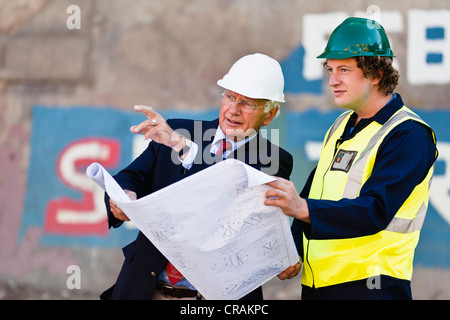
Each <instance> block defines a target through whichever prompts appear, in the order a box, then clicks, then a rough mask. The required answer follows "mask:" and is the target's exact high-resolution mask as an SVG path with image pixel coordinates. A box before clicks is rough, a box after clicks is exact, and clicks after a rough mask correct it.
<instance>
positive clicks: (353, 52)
mask: <svg viewBox="0 0 450 320" xmlns="http://www.w3.org/2000/svg"><path fill="white" fill-rule="evenodd" d="M357 56H369V57H370V56H382V57H395V56H394V54H393V52H392V50H391V46H390V45H389V40H388V37H387V35H386V32H385V31H384V28H383V26H382V25H381V24H379V23H378V22H376V21H374V20H370V19H364V18H354V17H351V18H347V19H346V20H344V22H342V23H341V24H340V25H339V26H338V27H337V28H336V29H334V31H333V33H332V34H331V36H330V38H329V39H328V43H327V46H326V48H325V51H324V52H323V53H322V54H321V55H319V56H317V58H326V59H346V58H351V57H357Z"/></svg>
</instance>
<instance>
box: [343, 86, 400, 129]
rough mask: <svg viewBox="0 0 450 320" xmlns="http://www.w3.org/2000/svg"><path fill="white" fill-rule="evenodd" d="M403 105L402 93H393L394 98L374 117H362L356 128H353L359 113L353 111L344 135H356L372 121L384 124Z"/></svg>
mask: <svg viewBox="0 0 450 320" xmlns="http://www.w3.org/2000/svg"><path fill="white" fill-rule="evenodd" d="M403 105H404V104H403V100H402V97H401V96H400V94H398V93H393V96H392V99H391V100H390V101H389V102H388V103H387V104H386V105H385V106H384V107H383V108H382V109H381V110H379V111H378V112H377V113H376V114H375V115H374V116H373V117H370V118H365V119H361V120H360V121H359V122H358V124H357V125H356V127H355V128H354V130H352V127H353V125H354V123H355V121H356V119H357V118H358V115H357V114H356V112H353V113H352V115H351V116H350V120H349V122H348V124H347V126H348V128H347V129H346V130H345V132H344V136H346V137H349V135H351V136H354V135H355V134H356V133H357V132H359V131H361V130H362V129H363V128H365V127H366V126H367V125H368V124H369V123H371V122H372V121H376V122H378V123H379V124H381V125H384V124H385V123H386V122H387V121H388V120H389V119H390V118H391V117H392V115H393V114H394V113H396V112H397V111H398V110H399V109H401V108H402V107H403Z"/></svg>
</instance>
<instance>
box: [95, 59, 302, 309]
mask: <svg viewBox="0 0 450 320" xmlns="http://www.w3.org/2000/svg"><path fill="white" fill-rule="evenodd" d="M217 83H218V85H219V86H221V87H222V88H223V89H225V91H224V92H223V93H222V105H221V108H220V113H219V119H216V120H213V121H193V120H186V119H176V120H168V121H167V122H166V121H165V120H164V119H163V118H162V117H161V115H159V114H158V113H157V112H156V111H155V110H153V109H152V108H151V107H148V106H136V107H135V110H136V111H138V112H142V113H144V114H145V115H146V116H147V118H148V119H147V120H145V121H143V122H142V123H140V124H139V125H137V126H133V127H131V129H130V130H131V132H133V133H139V134H143V135H145V137H146V138H151V139H152V142H151V143H150V144H149V146H148V148H147V149H146V150H145V151H144V152H143V153H142V154H141V155H140V156H139V157H138V158H137V159H136V160H134V161H133V162H132V163H131V164H130V165H129V166H128V167H127V168H125V169H123V170H122V171H120V172H119V173H118V174H117V175H116V176H115V177H114V178H115V179H116V181H117V182H118V183H119V184H120V185H121V187H122V188H123V189H124V190H127V193H128V194H129V196H130V197H131V198H133V199H136V198H141V197H143V196H146V195H148V194H150V193H152V192H155V191H157V190H159V189H161V188H164V187H165V186H168V185H169V184H172V183H174V182H177V181H179V180H181V179H183V178H185V177H187V176H189V175H192V174H194V173H196V172H198V171H200V170H203V169H205V168H207V167H208V166H210V165H212V164H214V163H215V162H216V161H221V160H223V159H225V158H236V159H239V160H241V161H243V162H245V163H247V164H249V165H250V166H252V167H254V168H256V169H258V170H261V171H265V172H266V173H268V174H272V175H276V176H279V177H283V178H285V179H289V176H290V174H291V171H292V165H293V159H292V156H291V155H290V154H289V153H288V152H286V151H285V150H283V149H281V148H279V147H277V146H275V145H273V144H272V143H271V142H270V141H268V140H267V139H265V138H264V137H262V135H261V134H260V133H259V129H260V128H261V126H267V125H269V124H270V122H271V121H272V120H273V118H274V117H275V115H276V114H277V112H278V110H279V103H280V102H284V94H283V88H284V78H283V73H282V71H281V67H280V65H279V63H278V62H277V61H275V60H274V59H272V58H270V57H268V56H266V55H263V54H253V55H248V56H245V57H243V58H241V59H239V60H238V61H237V62H236V63H235V64H234V65H233V66H232V67H231V69H230V71H229V72H228V74H227V75H225V76H224V77H223V79H221V80H219V81H218V82H217ZM200 133H201V135H199V134H200ZM222 147H223V149H222ZM211 154H213V156H212V155H211ZM105 203H106V207H107V211H108V220H109V226H110V227H111V226H112V227H119V226H120V225H121V224H122V222H123V221H126V220H128V217H127V216H126V215H125V214H124V213H123V212H122V211H121V210H120V209H119V208H118V207H117V206H116V204H115V203H114V202H113V201H110V200H109V198H108V196H107V195H106V198H105ZM179 205H180V206H182V205H183V204H182V203H180V204H179ZM199 205H202V204H201V203H199ZM199 228H201V226H199ZM123 252H124V255H125V262H124V264H123V267H122V270H121V272H120V274H119V277H118V279H117V281H116V283H115V285H114V286H113V287H111V288H110V289H108V290H106V291H105V292H104V293H103V294H102V296H101V298H102V299H155V300H159V299H198V298H199V297H200V294H199V293H198V292H197V291H196V289H195V288H194V287H193V286H192V285H191V284H190V283H189V281H188V280H187V279H186V278H184V277H183V275H182V274H180V273H179V272H178V270H176V269H175V267H173V265H172V264H171V263H170V262H169V261H168V260H167V259H166V258H165V257H164V256H163V255H162V254H161V253H160V252H159V251H158V249H156V247H155V246H154V245H153V244H152V243H151V242H150V241H149V240H148V239H147V238H146V237H145V236H144V234H143V233H141V232H140V233H139V234H138V237H137V239H136V240H135V241H133V242H132V243H130V244H129V245H127V246H126V247H124V248H123ZM298 272H299V265H296V266H291V267H289V268H288V269H287V270H286V271H284V272H283V273H282V274H280V275H279V277H280V278H281V279H284V278H291V277H293V276H295V275H296V274H297V273H298ZM262 297H263V296H262V289H261V287H259V288H257V289H255V290H254V291H252V292H251V293H249V294H248V295H246V296H245V297H243V299H252V300H255V299H262Z"/></svg>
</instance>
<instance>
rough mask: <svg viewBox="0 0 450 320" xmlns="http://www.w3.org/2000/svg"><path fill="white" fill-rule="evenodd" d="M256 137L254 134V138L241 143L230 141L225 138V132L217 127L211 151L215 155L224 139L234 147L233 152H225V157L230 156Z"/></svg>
mask: <svg viewBox="0 0 450 320" xmlns="http://www.w3.org/2000/svg"><path fill="white" fill-rule="evenodd" d="M254 137H256V134H254V135H253V136H251V137H248V138H246V139H244V140H240V141H234V140H229V139H227V137H226V136H225V133H223V131H222V129H221V128H220V126H217V130H216V134H215V136H214V139H213V142H212V143H211V149H210V151H211V153H214V154H215V153H216V151H217V149H219V142H220V141H222V140H223V139H226V140H227V141H229V142H231V145H232V148H231V150H227V151H226V152H225V156H228V155H229V154H230V153H231V152H233V151H234V150H236V149H238V148H240V147H241V146H243V145H244V144H246V143H247V142H249V141H250V140H252V139H253V138H254Z"/></svg>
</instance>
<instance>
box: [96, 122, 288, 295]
mask: <svg viewBox="0 0 450 320" xmlns="http://www.w3.org/2000/svg"><path fill="white" fill-rule="evenodd" d="M167 123H168V124H169V125H170V126H171V128H173V129H174V130H178V131H179V132H180V133H182V134H183V135H185V136H187V135H190V137H188V138H190V140H192V141H194V142H195V143H196V144H197V145H198V146H199V150H198V152H197V157H196V159H195V161H194V164H193V166H192V167H191V169H190V170H185V169H184V168H183V166H182V165H181V164H180V162H179V161H178V160H177V159H178V157H177V154H174V152H173V151H172V149H171V148H169V147H166V146H164V145H161V144H158V143H155V142H151V143H150V144H149V146H148V147H147V149H146V150H145V151H144V152H143V153H142V154H141V155H140V156H139V157H138V158H136V160H134V161H133V162H132V163H131V164H130V165H129V166H128V167H127V168H125V169H123V170H122V171H120V172H119V173H118V174H117V175H116V176H114V178H115V179H116V181H117V182H118V183H119V184H120V186H121V187H122V188H123V189H128V190H132V191H134V192H136V194H137V197H138V198H141V197H144V196H146V195H148V194H150V193H152V192H155V191H157V190H159V189H161V188H164V187H166V186H168V185H170V184H172V183H174V182H177V181H179V180H181V179H184V178H185V177H187V176H189V175H192V174H194V173H196V172H198V171H200V170H203V169H205V168H206V167H208V166H210V165H212V164H214V163H216V162H217V161H221V160H222V159H220V160H219V159H217V157H215V156H212V155H211V154H210V153H209V147H210V145H211V143H212V141H213V139H214V135H215V132H216V129H217V127H218V124H219V120H218V119H216V120H214V121H193V120H184V119H176V120H169V121H167ZM228 158H236V159H239V160H241V161H242V162H245V163H247V164H249V165H250V166H252V167H254V168H256V169H258V170H261V171H263V172H266V173H268V174H271V175H276V176H280V177H283V178H286V179H289V176H290V174H291V171H292V166H293V159H292V156H291V154H289V153H288V152H287V151H285V150H283V149H281V148H279V147H277V146H275V145H273V144H272V143H270V141H268V140H267V139H265V138H263V137H262V136H261V135H260V134H258V136H257V137H255V138H254V139H252V140H251V141H250V142H247V143H246V144H245V145H243V146H242V147H240V148H239V149H237V150H236V151H235V152H234V153H232V154H230V156H228ZM105 203H106V207H107V211H108V223H109V227H118V226H120V225H121V224H122V221H120V220H118V219H116V218H115V217H114V216H113V215H112V213H111V211H110V208H109V198H108V195H105ZM180 205H182V204H181V203H180ZM123 253H124V255H125V261H124V263H123V266H122V269H121V271H120V274H119V277H118V279H117V281H116V283H115V285H114V286H113V287H111V288H110V289H108V290H106V291H105V292H103V294H102V295H101V299H150V298H151V297H152V295H153V291H154V289H155V286H156V283H157V281H158V278H159V276H160V274H161V272H162V271H163V270H164V269H165V267H166V265H167V262H168V260H167V259H166V258H165V257H164V256H163V255H162V253H161V252H159V251H158V249H156V247H155V246H154V245H153V244H152V243H151V242H150V241H149V240H148V239H147V238H146V237H145V235H144V234H143V233H141V232H139V234H138V236H137V239H136V240H135V241H133V242H132V243H130V244H129V245H127V246H126V247H124V248H123ZM243 299H251V300H256V299H262V289H261V287H260V288H257V289H255V290H254V291H253V292H251V293H249V294H248V295H246V296H245V297H244V298H243Z"/></svg>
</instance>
